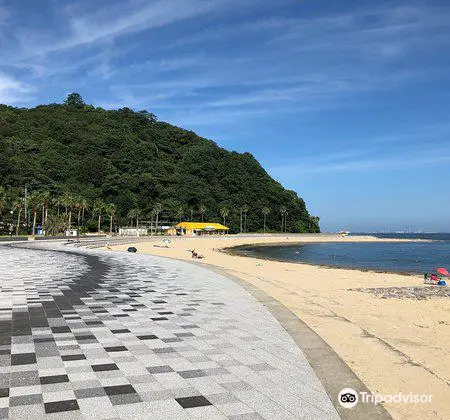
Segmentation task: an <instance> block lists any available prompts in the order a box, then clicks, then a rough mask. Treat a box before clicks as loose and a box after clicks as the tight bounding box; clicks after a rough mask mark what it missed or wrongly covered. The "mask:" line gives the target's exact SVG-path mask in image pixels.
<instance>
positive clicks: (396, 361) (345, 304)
mask: <svg viewBox="0 0 450 420" xmlns="http://www.w3.org/2000/svg"><path fill="white" fill-rule="evenodd" d="M376 240H377V239H374V238H371V237H344V238H342V237H338V236H335V235H323V236H322V235H309V236H302V237H298V236H297V237H295V236H293V237H284V236H274V237H271V236H247V237H239V236H231V235H230V236H225V237H203V238H177V237H175V238H171V243H170V244H169V246H170V248H160V247H155V245H159V246H161V245H163V243H162V238H153V239H152V241H150V242H146V243H138V244H136V245H135V246H136V247H137V248H138V252H140V253H149V254H153V255H161V256H165V257H170V258H176V259H181V260H188V261H191V260H192V258H191V254H190V252H189V250H190V249H192V248H195V249H196V251H197V252H198V253H200V254H204V255H205V257H206V258H205V259H203V260H196V261H199V262H201V263H202V264H206V265H207V264H211V265H214V266H217V267H221V268H224V269H226V270H227V271H229V272H230V273H232V274H234V275H236V276H238V277H240V278H242V279H243V280H245V281H247V282H249V283H251V284H253V285H255V286H257V287H259V288H260V289H262V290H264V291H265V292H266V293H268V294H270V295H271V296H272V297H274V298H275V299H277V300H279V301H280V302H281V303H282V304H284V305H285V306H287V307H288V308H289V309H290V310H291V311H293V312H294V313H295V314H296V315H297V316H299V317H300V318H301V319H302V320H303V321H304V322H306V323H307V324H308V325H309V326H310V327H311V328H312V329H313V330H314V331H315V332H316V333H318V334H319V335H320V336H321V337H322V338H323V339H324V340H325V341H326V342H327V343H328V344H329V345H330V346H331V347H332V348H333V349H334V350H335V351H336V353H338V354H339V356H340V357H341V358H342V359H343V360H344V361H345V362H346V363H347V364H348V365H349V366H350V367H351V368H352V369H353V371H354V372H355V373H356V374H357V375H358V376H359V378H360V379H361V380H362V381H363V382H364V383H365V384H366V385H367V386H368V388H369V389H370V390H371V391H372V392H373V393H378V394H383V395H386V394H398V393H399V392H402V393H403V394H409V393H410V392H412V393H413V394H427V395H432V396H433V397H432V402H431V403H419V404H405V403H384V404H383V405H384V406H385V407H386V409H387V410H388V411H389V412H390V414H391V415H392V417H393V418H394V419H421V420H424V419H443V420H444V419H445V420H448V419H450V387H449V383H450V382H449V381H450V352H449V347H450V345H449V343H450V328H449V326H450V300H449V299H446V298H434V299H429V300H412V299H404V300H403V299H383V298H381V297H378V296H374V295H372V294H370V293H363V292H359V291H352V290H349V289H354V288H361V287H394V286H400V287H401V286H417V285H421V284H422V278H421V277H420V276H408V275H400V274H391V273H377V272H368V271H364V272H363V271H359V270H349V269H338V268H326V267H318V266H312V265H306V264H296V263H284V262H277V261H268V260H258V259H255V258H250V257H242V256H234V255H229V254H226V253H223V252H220V251H219V249H220V248H225V247H231V246H237V245H243V244H254V243H266V244H267V243H277V242H299V241H301V242H311V241H314V242H315V241H345V242H348V241H352V242H353V241H376ZM128 246H129V245H126V246H125V245H121V246H116V247H114V249H116V250H124V249H126V248H127V247H128ZM343 385H344V384H343Z"/></svg>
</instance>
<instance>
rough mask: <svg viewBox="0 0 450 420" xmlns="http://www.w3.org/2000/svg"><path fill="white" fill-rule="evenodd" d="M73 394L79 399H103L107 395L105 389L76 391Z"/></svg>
mask: <svg viewBox="0 0 450 420" xmlns="http://www.w3.org/2000/svg"><path fill="white" fill-rule="evenodd" d="M73 392H74V393H75V397H77V398H78V399H81V398H95V397H103V396H105V395H106V392H105V390H104V389H103V388H88V389H75V390H74V391H73Z"/></svg>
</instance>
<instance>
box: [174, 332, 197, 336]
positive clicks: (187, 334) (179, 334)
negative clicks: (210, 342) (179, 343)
mask: <svg viewBox="0 0 450 420" xmlns="http://www.w3.org/2000/svg"><path fill="white" fill-rule="evenodd" d="M175 335H176V336H177V337H195V336H194V334H192V333H190V332H187V333H175Z"/></svg>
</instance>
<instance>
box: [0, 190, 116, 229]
mask: <svg viewBox="0 0 450 420" xmlns="http://www.w3.org/2000/svg"><path fill="white" fill-rule="evenodd" d="M7 198H8V197H7V194H6V191H5V189H4V188H3V187H0V216H1V215H2V213H3V210H4V209H5V208H6V206H7V202H8V200H7ZM51 206H53V207H54V209H55V210H56V211H55V213H54V214H52V215H51V216H52V217H51V218H50V215H49V209H50V207H51ZM27 209H30V210H31V211H32V228H31V232H32V235H33V236H34V235H35V234H36V226H37V224H38V214H39V213H40V214H41V220H40V222H41V226H42V228H43V229H44V230H46V231H47V233H48V231H49V230H51V231H53V232H54V231H58V233H59V232H61V231H64V230H67V229H71V228H72V226H73V224H74V223H73V220H72V219H73V216H74V214H75V215H76V221H77V224H76V226H77V227H80V226H81V225H82V224H83V223H84V220H85V212H86V210H88V209H91V210H92V213H93V214H96V215H98V232H100V231H101V221H102V216H103V215H104V214H108V215H109V219H110V229H109V230H110V233H112V231H113V221H114V217H115V213H116V208H115V205H114V204H106V203H105V202H104V201H103V200H101V199H97V200H95V201H94V202H93V204H92V206H91V205H90V204H89V202H88V200H86V198H84V197H80V196H72V195H70V194H63V195H61V196H56V197H53V198H52V197H51V193H50V191H36V192H33V193H31V194H29V195H28V196H25V197H21V198H17V199H15V200H14V201H13V202H12V210H11V213H15V212H17V222H16V235H18V234H19V227H20V222H21V217H22V214H25V213H26V210H27ZM47 225H48V226H47ZM49 226H51V229H49Z"/></svg>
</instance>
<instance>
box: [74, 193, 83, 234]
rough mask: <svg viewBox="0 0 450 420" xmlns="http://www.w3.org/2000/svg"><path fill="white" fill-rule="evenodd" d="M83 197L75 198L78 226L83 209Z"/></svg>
mask: <svg viewBox="0 0 450 420" xmlns="http://www.w3.org/2000/svg"><path fill="white" fill-rule="evenodd" d="M82 200H83V199H82V198H81V197H80V196H78V197H74V199H73V208H74V209H75V210H76V211H77V226H78V227H80V219H81V210H82V203H81V201H82Z"/></svg>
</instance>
